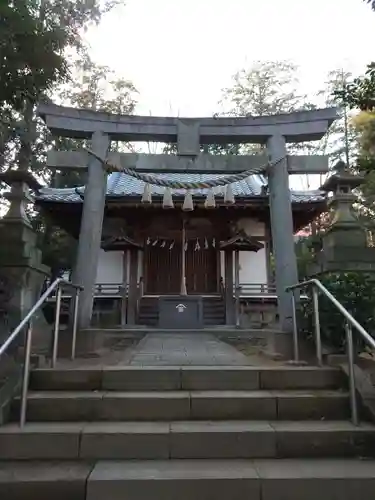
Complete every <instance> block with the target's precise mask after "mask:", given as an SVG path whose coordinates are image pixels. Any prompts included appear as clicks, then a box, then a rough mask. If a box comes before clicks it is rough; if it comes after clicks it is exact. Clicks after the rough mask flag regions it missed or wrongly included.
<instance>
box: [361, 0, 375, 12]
mask: <svg viewBox="0 0 375 500" xmlns="http://www.w3.org/2000/svg"><path fill="white" fill-rule="evenodd" d="M363 1H364V2H366V3H368V4H370V5H371V8H372V10H375V0H363Z"/></svg>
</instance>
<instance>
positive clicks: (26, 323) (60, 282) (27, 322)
mask: <svg viewBox="0 0 375 500" xmlns="http://www.w3.org/2000/svg"><path fill="white" fill-rule="evenodd" d="M63 286H69V287H72V288H74V289H75V290H76V294H75V300H74V313H73V336H72V349H71V359H72V360H73V359H74V358H75V352H76V339H77V324H78V305H79V293H80V291H81V290H83V287H82V286H80V285H75V284H73V283H70V282H69V281H65V280H64V279H62V278H57V279H56V280H55V281H54V282H53V283H52V284H51V285H50V286H49V287H48V288H47V290H46V291H45V292H44V293H43V294H42V295H41V297H40V298H39V299H38V300H37V302H36V303H35V305H34V306H33V307H32V308H31V309H30V311H29V312H28V313H27V314H26V316H25V317H24V318H23V320H22V321H21V322H20V324H19V325H18V326H17V327H16V328H15V330H13V332H12V333H11V334H10V335H9V337H8V338H7V340H6V341H5V342H4V343H3V344H2V345H1V346H0V359H1V356H3V355H4V354H5V353H6V352H7V350H8V348H9V347H10V346H11V344H12V343H13V341H14V340H15V339H16V338H17V337H18V335H19V334H20V333H21V332H22V331H23V329H24V328H25V327H27V332H26V345H25V354H24V356H25V360H24V366H23V376H22V393H21V410H20V426H21V427H23V426H24V425H25V421H26V407H27V392H28V388H29V378H30V358H31V347H32V334H33V325H32V318H33V316H34V314H35V313H36V312H37V311H38V310H39V309H40V308H41V306H42V305H43V304H44V303H45V302H46V300H47V298H48V297H49V296H50V294H51V293H52V292H53V290H55V289H57V298H56V311H55V326H54V332H53V345H52V356H51V366H52V368H54V367H55V366H56V361H57V350H58V340H59V338H58V337H59V327H60V310H61V297H62V287H63Z"/></svg>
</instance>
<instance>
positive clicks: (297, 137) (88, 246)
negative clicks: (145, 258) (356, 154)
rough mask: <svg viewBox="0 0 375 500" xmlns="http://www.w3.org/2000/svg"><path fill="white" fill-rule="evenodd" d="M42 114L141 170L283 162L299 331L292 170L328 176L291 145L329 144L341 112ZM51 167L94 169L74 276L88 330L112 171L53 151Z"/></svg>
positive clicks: (281, 232) (278, 203)
mask: <svg viewBox="0 0 375 500" xmlns="http://www.w3.org/2000/svg"><path fill="white" fill-rule="evenodd" d="M38 113H39V116H41V117H42V118H43V120H44V121H45V123H46V125H47V126H48V128H49V129H50V130H51V132H52V133H53V134H55V135H57V136H63V137H72V138H84V139H90V140H91V150H92V152H93V153H95V154H96V155H97V156H98V157H100V158H102V159H108V161H109V162H110V161H111V159H112V160H114V158H115V156H116V161H117V164H118V163H120V164H121V166H122V167H126V168H132V169H134V170H135V171H139V172H148V173H151V172H193V173H221V174H234V173H236V172H237V173H238V172H243V171H244V170H250V169H252V168H253V167H256V166H260V165H264V164H266V163H267V162H271V163H272V162H276V161H277V164H276V165H274V166H271V167H270V168H268V170H267V172H266V173H267V175H268V187H269V204H270V215H271V226H272V227H271V231H272V241H273V250H274V254H275V264H276V289H277V295H278V310H279V318H280V325H281V328H282V329H283V330H284V331H291V329H292V304H291V300H290V297H289V295H288V294H287V293H286V291H285V288H286V287H287V286H290V285H292V284H294V283H296V282H297V280H298V276H297V264H296V257H295V251H294V238H293V216H292V207H291V197H290V189H289V173H294V174H298V173H299V174H302V173H303V174H307V173H312V174H317V173H326V172H327V171H328V157H327V156H287V152H286V143H288V142H292V143H296V142H303V141H314V140H319V139H321V138H322V137H323V136H324V134H325V133H326V132H327V130H328V128H329V126H330V125H331V124H332V123H333V121H334V120H335V119H336V118H337V110H336V109H335V108H328V109H319V110H314V111H300V112H294V113H290V114H283V115H273V116H260V117H255V118H247V117H246V118H222V117H219V118H174V117H153V116H128V115H126V116H125V115H115V114H109V113H103V112H96V111H91V110H81V109H74V108H67V107H63V106H56V105H50V104H49V105H44V104H43V105H40V106H39V108H38ZM111 140H114V141H152V142H172V143H177V155H148V154H126V153H124V154H120V155H119V154H118V153H116V154H114V153H108V152H109V148H110V143H111ZM228 143H231V144H233V143H237V144H239V143H241V144H243V143H257V144H266V146H267V153H268V155H242V156H233V155H227V156H225V155H224V156H221V155H220V156H214V155H207V154H202V153H201V152H200V145H202V144H228ZM48 166H49V167H50V168H57V169H64V168H74V169H77V168H88V181H87V185H86V188H85V193H84V206H83V213H82V220H81V230H80V236H79V245H78V255H77V261H76V266H75V269H74V273H73V279H74V281H75V282H77V283H79V284H81V285H83V286H84V291H83V292H82V297H81V305H80V311H79V325H80V327H81V328H87V327H89V326H90V322H91V314H92V307H93V297H94V291H95V280H96V272H97V266H98V260H99V252H100V246H101V236H102V225H103V215H104V207H105V197H106V176H107V174H106V171H105V169H104V168H103V165H102V162H100V161H99V160H98V159H97V158H95V157H94V156H93V155H90V154H89V153H88V152H87V151H85V150H82V151H70V152H67V151H52V152H51V153H50V154H49V157H48Z"/></svg>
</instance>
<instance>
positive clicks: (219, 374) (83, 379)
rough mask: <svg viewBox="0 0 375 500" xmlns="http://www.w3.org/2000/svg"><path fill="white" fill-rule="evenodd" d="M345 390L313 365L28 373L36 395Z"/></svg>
mask: <svg viewBox="0 0 375 500" xmlns="http://www.w3.org/2000/svg"><path fill="white" fill-rule="evenodd" d="M344 385H345V375H344V374H343V372H342V371H341V370H339V369H336V368H328V367H324V368H319V367H314V366H303V367H300V366H299V367H297V366H282V367H254V366H205V367H199V366H184V367H178V366H177V367H173V366H156V367H155V366H154V367H152V366H112V367H105V368H100V367H99V368H92V367H91V368H88V367H85V368H57V369H55V370H51V369H48V368H44V369H37V370H33V371H32V373H31V389H33V390H37V391H42V390H50V391H52V390H56V391H71V390H79V391H88V390H99V391H100V390H104V391H168V390H171V391H178V390H193V391H194V390H256V389H264V390H273V389H277V390H283V389H287V390H290V389H337V388H339V387H342V386H344Z"/></svg>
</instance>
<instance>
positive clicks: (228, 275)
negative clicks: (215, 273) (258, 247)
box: [224, 249, 234, 325]
mask: <svg viewBox="0 0 375 500" xmlns="http://www.w3.org/2000/svg"><path fill="white" fill-rule="evenodd" d="M224 281H225V323H226V324H227V325H233V323H234V301H233V250H229V249H228V250H225V251H224Z"/></svg>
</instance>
